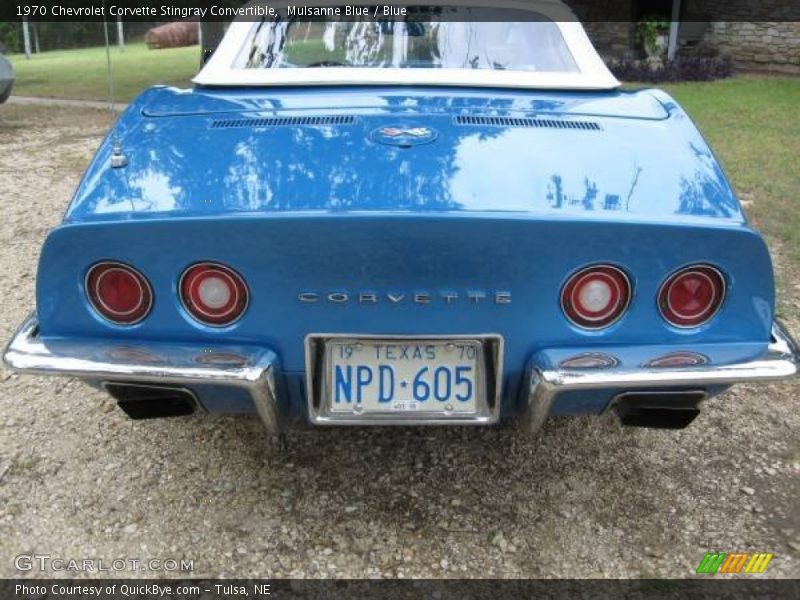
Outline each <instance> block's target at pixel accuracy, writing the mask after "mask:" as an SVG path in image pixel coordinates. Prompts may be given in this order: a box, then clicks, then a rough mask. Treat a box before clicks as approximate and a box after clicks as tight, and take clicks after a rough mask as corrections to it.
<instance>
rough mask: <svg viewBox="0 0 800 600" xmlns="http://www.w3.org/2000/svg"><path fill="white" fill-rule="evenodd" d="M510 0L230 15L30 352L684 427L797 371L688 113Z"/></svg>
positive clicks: (52, 286)
mask: <svg viewBox="0 0 800 600" xmlns="http://www.w3.org/2000/svg"><path fill="white" fill-rule="evenodd" d="M504 6H505V8H502V9H496V10H502V11H506V12H505V15H506V18H505V19H501V20H494V21H488V20H481V19H480V18H479V17H480V13H479V12H477V13H475V12H473V11H475V10H477V9H474V8H452V10H455V11H462V12H457V13H456V16H457V17H460V19H456V20H452V21H447V20H435V19H434V18H433V17H432V18H431V20H429V21H425V20H414V21H411V20H404V19H402V18H400V19H393V20H386V21H362V22H353V23H347V22H338V21H335V20H326V19H324V18H323V19H318V20H314V21H302V20H298V19H292V18H288V19H280V20H273V19H270V20H264V21H260V22H247V21H241V22H237V23H234V24H233V25H232V26H231V27H230V28H229V30H228V32H227V34H226V36H225V38H224V40H223V42H222V44H221V45H220V47H219V48H218V49H217V51H216V53H215V54H214V55H213V57H212V58H211V60H210V61H209V62H208V63H207V64H206V66H205V67H204V69H203V70H202V72H201V73H200V74H199V75H198V76H197V78H196V80H195V83H196V87H195V88H194V89H191V90H179V89H174V88H167V87H155V88H152V89H149V90H147V91H145V92H144V93H143V94H142V95H141V96H139V97H138V98H137V99H136V100H135V101H134V102H133V103H132V104H131V105H130V106H129V108H128V109H127V111H126V112H125V113H124V114H123V115H122V116H121V118H120V120H119V121H118V123H117V124H116V125H115V126H114V129H113V131H112V133H111V135H109V136H108V138H107V139H106V140H105V141H104V142H103V144H102V145H101V147H100V149H99V150H98V152H97V155H96V157H95V158H94V160H93V161H92V163H91V165H90V166H89V168H88V170H87V172H86V175H85V176H84V178H83V181H82V182H81V183H80V185H79V187H78V189H77V192H76V193H75V196H74V198H73V199H72V202H71V204H70V206H69V208H68V210H67V212H66V215H65V216H64V220H63V223H62V224H61V225H59V226H58V227H57V228H56V229H54V230H53V231H52V232H51V233H50V235H49V236H48V238H47V240H46V242H45V244H44V247H43V249H42V254H41V260H40V263H39V271H38V275H37V290H36V311H35V313H34V314H33V315H32V316H31V317H30V319H28V320H27V321H26V322H25V323H24V324H23V325H22V327H21V329H20V330H19V332H18V333H17V334H16V335H15V336H14V338H13V340H12V341H11V343H10V345H9V348H8V349H7V351H6V354H5V360H6V361H7V363H8V364H9V365H10V366H11V367H13V368H15V369H18V370H20V371H23V372H30V373H44V374H61V375H70V376H75V377H79V378H81V379H83V380H86V381H87V382H89V383H91V384H93V385H96V386H99V387H102V388H104V389H106V390H107V391H108V392H109V393H110V394H111V395H112V396H113V397H114V398H116V399H117V401H118V402H119V405H120V406H121V408H122V409H123V410H125V411H126V412H127V413H128V414H129V415H130V416H131V417H134V418H146V417H162V416H174V415H182V414H188V413H191V412H194V411H197V410H202V411H209V412H240V413H247V412H252V413H257V414H258V415H260V417H261V419H262V420H263V422H264V424H265V425H266V427H267V429H268V430H269V432H271V433H274V434H276V433H279V432H280V431H281V430H282V427H283V426H284V424H285V423H287V422H288V421H290V420H292V419H295V420H300V421H304V422H307V423H311V424H314V425H409V424H411V425H418V424H436V425H465V424H474V425H489V424H494V423H497V422H499V421H500V420H501V419H503V418H509V419H521V420H524V421H525V422H526V423H527V426H528V427H529V428H530V430H531V431H535V430H536V429H537V428H538V427H539V426H541V424H542V422H543V421H544V419H545V418H546V417H547V416H548V415H552V414H600V413H603V412H604V411H609V410H613V411H615V412H616V414H618V416H619V417H620V419H621V420H622V422H623V423H624V424H627V425H640V426H651V427H675V428H677V427H684V426H686V425H688V424H689V423H690V422H691V421H692V419H694V418H695V416H696V415H697V414H698V412H699V411H700V408H701V406H702V403H703V402H704V401H705V400H706V399H707V398H710V397H712V396H715V395H717V394H719V393H721V392H723V391H724V390H725V389H727V388H728V387H729V386H730V385H731V384H734V383H736V382H741V381H764V382H765V381H771V380H776V379H781V378H785V377H789V376H792V375H794V374H795V373H796V371H797V360H798V359H797V349H796V346H795V344H794V343H793V342H792V340H791V338H790V336H789V334H788V333H787V332H786V331H785V329H784V328H783V327H782V326H781V325H780V324H779V323H778V322H777V321H776V320H775V311H774V303H775V302H774V301H775V285H774V281H773V274H772V266H771V263H770V257H769V253H768V251H767V247H766V245H765V243H764V240H763V239H762V237H761V236H760V235H759V234H758V233H757V232H756V231H755V230H754V229H753V228H752V226H751V225H750V224H749V223H748V221H747V219H746V217H745V215H744V213H743V211H742V208H741V206H740V204H739V202H738V201H737V198H736V196H735V194H734V192H733V190H732V189H731V186H730V184H729V182H728V180H727V178H726V177H725V174H724V173H723V171H722V169H721V168H720V165H719V163H718V162H717V160H716V159H715V157H714V155H713V153H712V152H711V149H710V148H709V147H708V145H707V143H706V141H705V140H704V139H703V137H702V135H701V134H700V132H699V131H698V130H697V128H696V127H695V126H694V124H693V123H692V121H691V119H690V118H689V117H688V116H687V114H686V113H685V112H684V111H683V110H682V109H681V107H680V106H679V105H678V104H677V103H676V102H675V100H674V99H672V98H671V97H670V96H668V95H667V94H665V93H664V92H662V91H658V90H649V89H645V90H638V91H627V90H621V89H619V83H618V82H617V81H616V80H615V78H614V77H613V76H612V75H611V73H610V72H609V71H608V70H607V68H606V67H605V65H604V64H603V62H602V60H601V59H600V57H599V56H598V55H597V53H596V52H595V50H594V48H593V47H592V45H591V43H590V42H589V40H588V38H587V36H586V34H585V33H584V30H583V28H582V27H581V25H580V24H579V23H578V22H577V21H576V20H575V18H574V16H573V15H572V14H571V13H570V12H569V10H568V9H567V8H566V7H565V6H563V5H562V4H560V3H557V2H552V1H547V0H543V1H541V2H534V3H531V2H519V3H504ZM448 10H449V9H448ZM496 14H497V13H495V15H496Z"/></svg>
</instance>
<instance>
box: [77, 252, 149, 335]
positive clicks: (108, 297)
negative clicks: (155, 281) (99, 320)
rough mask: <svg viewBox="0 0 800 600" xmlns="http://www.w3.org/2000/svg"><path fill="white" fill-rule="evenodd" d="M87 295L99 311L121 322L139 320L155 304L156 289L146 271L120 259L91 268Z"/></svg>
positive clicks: (87, 277)
mask: <svg viewBox="0 0 800 600" xmlns="http://www.w3.org/2000/svg"><path fill="white" fill-rule="evenodd" d="M86 295H87V296H88V297H89V301H90V302H91V304H92V306H93V307H94V309H95V310H96V311H97V312H98V313H100V314H101V315H102V316H103V317H105V318H106V319H108V320H109V321H111V322H113V323H119V324H121V325H133V324H134V323H138V322H139V321H141V320H142V319H144V318H145V317H146V316H147V313H149V312H150V308H152V306H153V290H152V289H151V288H150V283H148V281H147V279H145V277H144V275H142V274H141V273H139V271H137V270H136V269H134V268H133V267H130V266H128V265H125V264H122V263H117V262H101V263H98V264H96V265H94V266H93V267H92V268H91V269H89V272H88V273H87V274H86Z"/></svg>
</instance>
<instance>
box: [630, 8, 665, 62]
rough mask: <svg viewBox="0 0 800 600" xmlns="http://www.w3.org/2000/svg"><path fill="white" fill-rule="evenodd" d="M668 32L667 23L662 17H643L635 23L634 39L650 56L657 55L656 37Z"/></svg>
mask: <svg viewBox="0 0 800 600" xmlns="http://www.w3.org/2000/svg"><path fill="white" fill-rule="evenodd" d="M668 31H669V21H665V20H664V19H663V18H662V17H658V16H649V17H644V18H643V19H642V20H641V21H639V22H638V23H636V39H637V40H639V41H640V42H641V43H642V45H643V46H644V48H645V50H646V51H647V53H648V54H650V55H654V54H657V53H658V50H659V47H658V36H660V35H664V34H665V33H667V32H668Z"/></svg>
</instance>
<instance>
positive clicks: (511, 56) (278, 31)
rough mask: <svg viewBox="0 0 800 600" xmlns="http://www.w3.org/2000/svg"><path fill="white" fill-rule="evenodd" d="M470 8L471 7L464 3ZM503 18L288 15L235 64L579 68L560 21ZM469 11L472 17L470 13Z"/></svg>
mask: <svg viewBox="0 0 800 600" xmlns="http://www.w3.org/2000/svg"><path fill="white" fill-rule="evenodd" d="M461 10H464V11H466V13H469V11H470V9H461ZM506 12H508V13H509V14H508V15H506V16H507V17H508V19H509V20H507V21H505V22H499V21H494V20H493V21H473V20H469V21H466V20H465V21H463V22H461V21H459V22H454V21H436V20H431V21H424V20H416V19H415V20H394V21H359V22H348V21H338V20H325V19H324V18H323V19H320V20H316V21H308V20H299V19H297V20H293V19H282V20H275V21H262V22H260V23H258V25H257V26H256V27H254V28H253V29H252V31H251V33H250V36H249V37H248V38H247V39H246V40H245V43H244V45H243V47H242V49H241V51H240V52H239V54H238V56H237V58H236V60H235V63H234V64H233V65H232V66H233V68H235V69H290V68H336V67H347V68H354V67H361V68H416V69H419V68H430V69H437V68H447V69H488V70H513V71H531V72H550V73H553V72H561V73H575V72H578V66H577V64H576V63H575V60H574V58H573V57H572V54H571V53H570V51H569V48H568V47H567V44H566V42H565V41H564V38H563V36H562V35H561V30H560V29H559V27H558V26H557V25H556V24H555V23H553V22H552V21H550V20H547V19H546V18H545V17H543V16H542V17H541V18H540V19H539V20H537V19H536V18H535V17H534V18H533V19H532V18H531V14H532V13H530V12H525V13H524V15H525V20H524V21H523V20H517V21H514V20H513V19H514V18H515V17H516V18H517V19H520V18H521V14H516V15H515V14H513V13H520V12H521V11H513V10H508V11H506ZM465 16H470V15H469V14H466V15H465Z"/></svg>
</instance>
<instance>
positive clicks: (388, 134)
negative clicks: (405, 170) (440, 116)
mask: <svg viewBox="0 0 800 600" xmlns="http://www.w3.org/2000/svg"><path fill="white" fill-rule="evenodd" d="M371 137H372V140H373V141H375V142H378V143H379V144H385V145H387V146H399V147H400V148H410V147H412V146H421V145H423V144H430V143H431V142H432V141H434V140H435V139H436V138H437V137H438V133H437V132H436V131H435V130H434V129H431V128H430V127H400V126H390V127H380V128H379V129H376V130H375V131H373V132H372V135H371Z"/></svg>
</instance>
